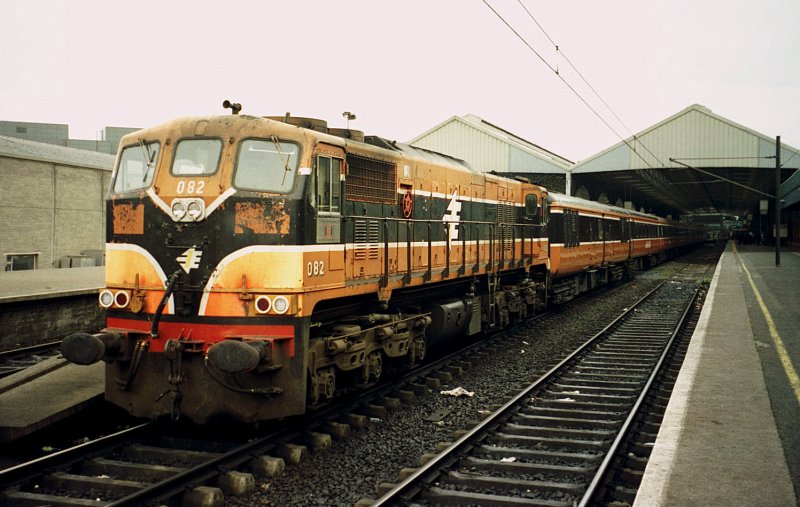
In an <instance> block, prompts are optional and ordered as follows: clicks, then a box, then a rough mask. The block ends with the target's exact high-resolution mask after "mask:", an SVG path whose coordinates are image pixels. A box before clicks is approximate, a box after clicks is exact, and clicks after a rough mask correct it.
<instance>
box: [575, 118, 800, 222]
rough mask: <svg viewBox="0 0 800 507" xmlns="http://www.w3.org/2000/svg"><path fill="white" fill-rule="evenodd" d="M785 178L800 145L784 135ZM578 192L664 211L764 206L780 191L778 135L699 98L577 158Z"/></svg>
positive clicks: (796, 162)
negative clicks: (729, 115)
mask: <svg viewBox="0 0 800 507" xmlns="http://www.w3.org/2000/svg"><path fill="white" fill-rule="evenodd" d="M780 162H781V182H783V181H785V180H787V179H788V178H789V177H790V176H791V175H792V174H793V173H794V172H795V171H796V170H797V169H798V167H800V150H798V149H796V148H793V147H791V146H789V145H787V144H785V142H784V140H783V139H782V140H781V153H780ZM570 171H571V173H572V185H571V193H572V194H573V195H577V196H579V197H584V198H588V199H591V200H599V201H601V202H603V201H605V202H609V203H611V204H616V205H624V204H625V203H630V204H629V206H631V207H634V208H635V209H638V210H642V209H643V210H644V211H647V212H651V213H655V214H657V215H661V216H668V215H671V216H673V217H677V216H679V215H686V214H696V213H721V214H728V215H739V216H742V215H746V214H747V213H748V212H750V213H757V212H758V208H759V201H761V200H763V199H772V197H771V196H773V195H774V194H775V172H776V139H775V138H774V137H768V136H766V135H764V134H761V133H759V132H756V131H754V130H752V129H749V128H747V127H744V126H742V125H739V124H737V123H735V122H732V121H731V120H728V119H727V118H724V117H722V116H719V115H717V114H715V113H713V112H712V111H711V110H709V109H708V108H706V107H703V106H701V105H698V104H695V105H692V106H690V107H688V108H686V109H684V110H683V111H681V112H679V113H677V114H675V115H673V116H671V117H669V118H667V119H665V120H663V121H661V122H660V123H657V124H656V125H653V126H652V127H650V128H648V129H646V130H643V131H642V132H640V133H638V134H636V135H634V136H632V137H630V138H628V139H625V140H624V141H622V142H620V143H617V144H616V145H614V146H612V147H610V148H608V149H606V150H604V151H602V152H600V153H598V154H597V155H594V156H592V157H590V158H588V159H586V160H583V161H581V162H578V163H577V164H575V165H574V166H573V167H572V168H571V170H570Z"/></svg>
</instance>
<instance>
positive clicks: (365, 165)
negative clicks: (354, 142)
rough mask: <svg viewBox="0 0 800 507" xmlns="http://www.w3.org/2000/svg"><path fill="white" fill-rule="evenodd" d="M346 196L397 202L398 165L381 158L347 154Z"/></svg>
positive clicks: (359, 199) (378, 202)
mask: <svg viewBox="0 0 800 507" xmlns="http://www.w3.org/2000/svg"><path fill="white" fill-rule="evenodd" d="M347 167H348V172H347V186H346V189H347V190H346V198H347V199H348V200H351V201H360V202H371V203H377V204H397V183H396V180H397V166H396V165H395V164H392V163H389V162H383V161H381V160H373V159H370V158H365V157H359V156H358V155H347Z"/></svg>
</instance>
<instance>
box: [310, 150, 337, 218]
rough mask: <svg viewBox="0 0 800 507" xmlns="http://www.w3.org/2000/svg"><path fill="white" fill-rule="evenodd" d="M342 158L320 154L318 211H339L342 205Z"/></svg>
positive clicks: (318, 163) (318, 162)
mask: <svg viewBox="0 0 800 507" xmlns="http://www.w3.org/2000/svg"><path fill="white" fill-rule="evenodd" d="M341 168H342V160H341V159H339V158H334V157H326V156H322V155H320V156H319V157H317V192H316V195H317V198H316V201H317V211H324V212H331V213H338V212H339V209H340V205H341V196H342V182H341V178H340V174H341Z"/></svg>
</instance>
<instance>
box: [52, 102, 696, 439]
mask: <svg viewBox="0 0 800 507" xmlns="http://www.w3.org/2000/svg"><path fill="white" fill-rule="evenodd" d="M228 104H229V103H227V102H226V105H228ZM234 106H235V105H234ZM236 113H238V110H237V109H234V114H233V115H226V116H212V117H199V118H184V119H177V120H174V121H170V122H168V123H166V124H164V125H161V126H158V127H153V128H149V129H145V130H140V131H138V132H135V133H132V134H129V135H127V136H125V137H124V138H123V139H122V141H121V144H120V150H119V155H118V157H117V162H116V168H115V170H114V174H113V179H112V183H111V188H110V191H109V195H108V203H107V245H106V288H105V289H104V290H102V291H101V292H100V295H99V303H100V306H101V307H103V308H105V309H106V310H107V327H106V328H105V329H103V330H102V331H101V332H99V333H96V334H87V333H76V334H73V335H71V336H69V337H68V338H66V339H65V340H64V342H63V346H62V351H63V353H64V356H65V357H66V358H67V359H69V360H70V361H72V362H74V363H78V364H91V363H94V362H97V361H100V360H104V361H105V362H106V398H107V399H108V400H109V401H110V402H112V403H114V404H116V405H119V406H120V407H123V408H124V409H125V410H127V411H129V412H130V413H131V414H134V415H136V416H144V417H150V418H156V417H160V416H166V415H171V416H172V417H173V418H177V417H178V416H183V417H186V418H188V419H190V420H192V421H195V422H198V423H205V422H209V421H212V420H215V419H220V418H228V419H234V420H239V421H244V422H252V421H259V420H266V419H275V418H281V417H286V416H291V415H295V414H301V413H303V412H305V411H306V409H307V408H309V407H313V406H316V405H318V404H321V403H325V402H327V401H329V400H331V399H332V398H333V397H334V396H335V395H336V394H337V393H339V392H343V391H346V390H349V389H358V388H363V387H365V386H367V385H371V384H374V383H375V382H376V381H378V380H379V379H380V378H381V376H382V375H383V374H385V372H387V371H392V370H396V369H403V368H412V367H414V366H415V365H417V364H419V363H420V362H421V361H422V360H423V359H424V358H425V356H426V353H427V352H428V351H429V349H430V348H431V347H433V346H437V345H442V344H445V345H447V344H451V343H453V342H454V341H455V340H457V339H458V337H460V336H470V335H475V334H477V333H480V332H484V331H487V330H492V329H498V328H502V327H504V326H507V325H509V324H511V323H514V322H518V321H522V320H524V319H526V318H528V317H530V316H532V315H534V314H536V313H539V312H541V311H543V309H544V308H545V307H546V306H547V304H548V302H556V303H558V302H563V301H567V300H569V299H571V298H574V297H575V296H577V295H578V294H580V293H582V292H585V291H587V290H590V289H592V288H594V287H597V286H601V285H604V284H606V283H609V282H611V281H614V280H620V279H622V278H625V277H627V276H629V275H630V274H631V273H633V272H635V271H637V270H638V269H641V268H644V267H646V266H648V265H652V264H656V263H658V262H661V261H662V260H664V259H665V258H666V257H667V256H668V255H669V254H671V253H673V252H676V251H678V250H680V249H682V248H685V247H688V246H691V245H693V244H695V243H697V242H702V240H703V234H702V229H698V228H696V227H692V226H688V225H683V224H678V223H672V222H669V221H667V220H664V219H661V218H658V217H655V216H652V215H646V214H642V213H637V212H633V211H629V210H625V209H620V208H616V207H612V206H605V205H602V204H598V203H594V202H590V201H585V200H581V199H577V198H574V197H568V196H564V195H559V194H554V193H550V192H548V191H547V190H546V189H545V188H542V187H540V186H536V185H532V184H530V183H528V182H526V181H522V180H521V179H511V178H507V177H503V176H501V175H498V174H493V173H489V172H483V171H479V170H476V168H472V167H470V166H469V165H468V164H467V163H465V162H463V161H461V160H457V159H455V158H452V157H448V156H446V155H442V154H440V153H435V152H431V151H428V150H424V149H420V148H415V147H412V146H408V145H404V144H400V143H396V142H394V141H388V140H386V139H382V138H379V137H364V136H363V135H362V134H360V133H358V132H355V131H350V130H343V129H339V130H334V129H327V127H326V124H325V122H322V121H320V120H312V119H308V118H298V117H291V116H290V115H288V114H287V115H286V116H285V117H267V118H262V117H255V116H245V115H239V114H236Z"/></svg>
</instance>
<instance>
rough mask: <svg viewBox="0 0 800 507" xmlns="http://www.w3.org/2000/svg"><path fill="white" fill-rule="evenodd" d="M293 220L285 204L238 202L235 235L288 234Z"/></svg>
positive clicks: (280, 202) (279, 202)
mask: <svg viewBox="0 0 800 507" xmlns="http://www.w3.org/2000/svg"><path fill="white" fill-rule="evenodd" d="M290 222H291V218H290V217H289V215H288V214H287V213H286V210H285V207H284V202H283V201H278V202H274V203H272V205H271V206H269V205H268V203H263V202H237V203H236V223H235V228H234V234H245V233H253V234H288V233H289V225H290Z"/></svg>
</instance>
